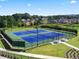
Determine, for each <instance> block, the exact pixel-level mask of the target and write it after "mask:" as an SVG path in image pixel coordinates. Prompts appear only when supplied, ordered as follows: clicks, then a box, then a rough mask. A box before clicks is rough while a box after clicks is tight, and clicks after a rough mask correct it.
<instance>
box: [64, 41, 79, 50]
mask: <svg viewBox="0 0 79 59" xmlns="http://www.w3.org/2000/svg"><path fill="white" fill-rule="evenodd" d="M63 44H65V45H67V46H69V47H71V48H74V49H75V50H78V51H79V48H77V47H75V46H73V45H70V44H68V43H66V42H63Z"/></svg>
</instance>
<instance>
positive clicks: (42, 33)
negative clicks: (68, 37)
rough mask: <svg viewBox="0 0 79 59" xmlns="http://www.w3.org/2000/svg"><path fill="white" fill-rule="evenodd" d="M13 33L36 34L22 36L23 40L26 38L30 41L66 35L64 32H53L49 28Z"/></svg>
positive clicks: (18, 34)
mask: <svg viewBox="0 0 79 59" xmlns="http://www.w3.org/2000/svg"><path fill="white" fill-rule="evenodd" d="M37 32H38V33H39V34H38V33H37ZM13 34H15V35H16V36H20V35H28V34H35V35H32V36H21V39H22V40H25V41H26V42H29V43H34V42H40V41H43V40H48V39H54V38H58V37H64V36H65V34H63V33H58V32H51V31H48V30H40V29H39V30H28V31H19V32H13Z"/></svg>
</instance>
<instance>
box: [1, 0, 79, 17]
mask: <svg viewBox="0 0 79 59" xmlns="http://www.w3.org/2000/svg"><path fill="white" fill-rule="evenodd" d="M15 13H29V14H31V15H43V16H48V15H66V14H79V0H0V15H12V14H15Z"/></svg>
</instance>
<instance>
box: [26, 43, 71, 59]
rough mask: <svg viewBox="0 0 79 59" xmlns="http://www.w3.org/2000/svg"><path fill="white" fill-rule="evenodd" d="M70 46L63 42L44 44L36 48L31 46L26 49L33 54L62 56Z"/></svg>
mask: <svg viewBox="0 0 79 59" xmlns="http://www.w3.org/2000/svg"><path fill="white" fill-rule="evenodd" d="M69 49H70V48H69V47H68V46H66V45H64V44H56V45H51V44H48V45H44V46H40V47H37V48H33V49H30V50H26V52H28V53H33V54H42V55H49V56H56V57H64V56H65V53H66V52H67V51H68V50H69Z"/></svg>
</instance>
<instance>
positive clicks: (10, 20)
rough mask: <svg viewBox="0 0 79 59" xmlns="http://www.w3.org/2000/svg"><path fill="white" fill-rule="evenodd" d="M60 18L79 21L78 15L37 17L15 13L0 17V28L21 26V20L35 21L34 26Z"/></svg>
mask: <svg viewBox="0 0 79 59" xmlns="http://www.w3.org/2000/svg"><path fill="white" fill-rule="evenodd" d="M61 18H66V19H79V15H56V16H38V15H30V14H28V13H24V14H21V13H16V14H13V15H7V16H0V28H5V27H12V26H19V25H20V24H21V20H22V19H26V20H27V19H30V20H31V21H32V20H35V21H36V22H35V24H38V23H41V22H42V20H47V21H50V20H58V19H61ZM37 20H38V22H37Z"/></svg>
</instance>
